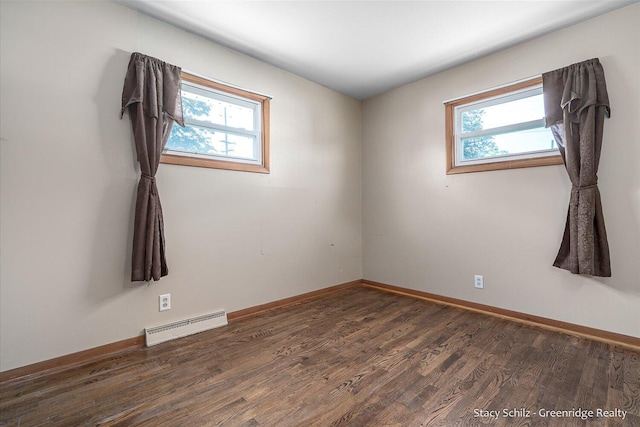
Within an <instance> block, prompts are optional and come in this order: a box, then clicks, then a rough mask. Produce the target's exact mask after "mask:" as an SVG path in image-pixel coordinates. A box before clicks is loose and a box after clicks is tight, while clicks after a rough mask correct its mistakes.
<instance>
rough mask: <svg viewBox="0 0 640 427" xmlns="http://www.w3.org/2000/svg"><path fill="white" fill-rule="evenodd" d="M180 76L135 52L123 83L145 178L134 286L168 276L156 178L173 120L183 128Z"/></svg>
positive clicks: (135, 239)
mask: <svg viewBox="0 0 640 427" xmlns="http://www.w3.org/2000/svg"><path fill="white" fill-rule="evenodd" d="M180 72H181V69H180V67H176V66H175V65H171V64H167V63H165V62H162V61H160V60H159V59H156V58H151V57H149V56H146V55H142V54H140V53H137V52H136V53H133V54H132V55H131V59H130V60H129V68H128V70H127V75H126V77H125V80H124V88H123V89H122V110H121V117H122V114H124V111H125V109H127V108H128V109H129V116H130V117H131V124H132V126H133V137H134V140H135V146H136V152H137V155H138V162H140V172H141V174H142V176H141V177H140V181H139V182H138V193H137V196H136V208H135V220H134V229H133V253H132V265H131V281H132V282H135V281H142V280H143V281H145V282H148V281H150V280H151V279H153V280H156V281H157V280H159V279H160V277H163V276H166V275H167V274H168V272H169V271H168V269H167V261H166V258H165V246H164V224H163V218H162V206H161V205H160V198H159V196H158V188H157V187H156V178H155V175H156V171H157V170H158V164H159V163H160V156H161V155H162V150H163V149H164V146H165V144H166V142H167V139H168V138H169V133H170V132H171V126H172V125H173V122H174V121H175V122H177V123H178V124H180V125H181V126H184V121H183V119H182V98H181V97H180Z"/></svg>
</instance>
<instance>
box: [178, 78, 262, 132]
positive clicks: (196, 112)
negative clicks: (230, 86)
mask: <svg viewBox="0 0 640 427" xmlns="http://www.w3.org/2000/svg"><path fill="white" fill-rule="evenodd" d="M182 111H183V114H184V118H185V120H189V119H192V120H198V121H202V122H208V123H211V124H214V125H223V126H229V127H234V128H238V129H247V130H251V131H252V130H254V120H253V117H254V115H253V114H254V110H253V109H252V108H248V107H245V106H242V105H236V104H232V103H229V102H225V101H222V100H219V99H215V98H210V97H207V96H204V95H201V94H199V93H194V92H190V91H189V89H188V88H185V87H183V89H182Z"/></svg>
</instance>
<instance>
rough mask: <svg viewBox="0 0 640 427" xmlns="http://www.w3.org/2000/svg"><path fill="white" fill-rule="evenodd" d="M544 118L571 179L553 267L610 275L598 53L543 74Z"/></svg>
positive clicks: (604, 103) (604, 108)
mask: <svg viewBox="0 0 640 427" xmlns="http://www.w3.org/2000/svg"><path fill="white" fill-rule="evenodd" d="M542 84H543V93H544V104H545V121H546V126H547V127H550V128H551V131H552V133H553V135H554V138H555V140H556V142H557V143H558V146H559V149H560V154H561V155H562V158H563V160H564V164H565V167H566V169H567V173H568V175H569V179H570V180H571V197H570V201H569V209H568V213H567V222H566V225H565V231H564V236H563V239H562V243H561V245H560V250H559V251H558V255H557V257H556V260H555V262H554V264H553V265H554V266H556V267H559V268H562V269H565V270H569V271H570V272H572V273H574V274H585V275H592V276H601V277H610V276H611V265H610V263H611V262H610V257H609V244H608V241H607V232H606V229H605V225H604V216H603V212H602V202H601V198H600V191H599V189H598V176H597V172H598V164H599V162H600V153H601V150H602V135H603V125H604V119H605V117H609V116H610V113H611V110H610V107H609V96H608V94H607V86H606V82H605V78H604V69H603V68H602V65H601V64H600V61H599V60H598V59H597V58H594V59H590V60H588V61H584V62H580V63H577V64H573V65H570V66H568V67H565V68H561V69H558V70H555V71H551V72H548V73H545V74H543V75H542Z"/></svg>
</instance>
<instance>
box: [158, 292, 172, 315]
mask: <svg viewBox="0 0 640 427" xmlns="http://www.w3.org/2000/svg"><path fill="white" fill-rule="evenodd" d="M158 310H160V311H166V310H171V294H164V295H160V296H158Z"/></svg>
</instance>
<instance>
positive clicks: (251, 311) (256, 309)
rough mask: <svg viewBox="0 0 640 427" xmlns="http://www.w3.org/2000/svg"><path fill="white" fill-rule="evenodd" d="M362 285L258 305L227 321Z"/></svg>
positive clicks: (356, 283)
mask: <svg viewBox="0 0 640 427" xmlns="http://www.w3.org/2000/svg"><path fill="white" fill-rule="evenodd" d="M360 285H362V280H354V281H352V282H347V283H342V284H340V285H335V286H330V287H328V288H323V289H319V290H317V291H312V292H306V293H304V294H300V295H296V296H293V297H289V298H284V299H281V300H277V301H272V302H269V303H266V304H260V305H256V306H254V307H249V308H245V309H243V310H238V311H232V312H230V313H227V320H228V321H229V322H233V321H234V320H238V319H242V318H244V317H247V316H253V315H255V314H259V313H261V312H263V311H267V310H271V309H273V308H281V307H285V306H287V305H291V304H296V303H299V302H302V301H305V300H308V299H311V298H317V297H320V296H323V295H326V294H329V293H332V292H336V291H341V290H344V289H349V288H355V287H356V286H360Z"/></svg>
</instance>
